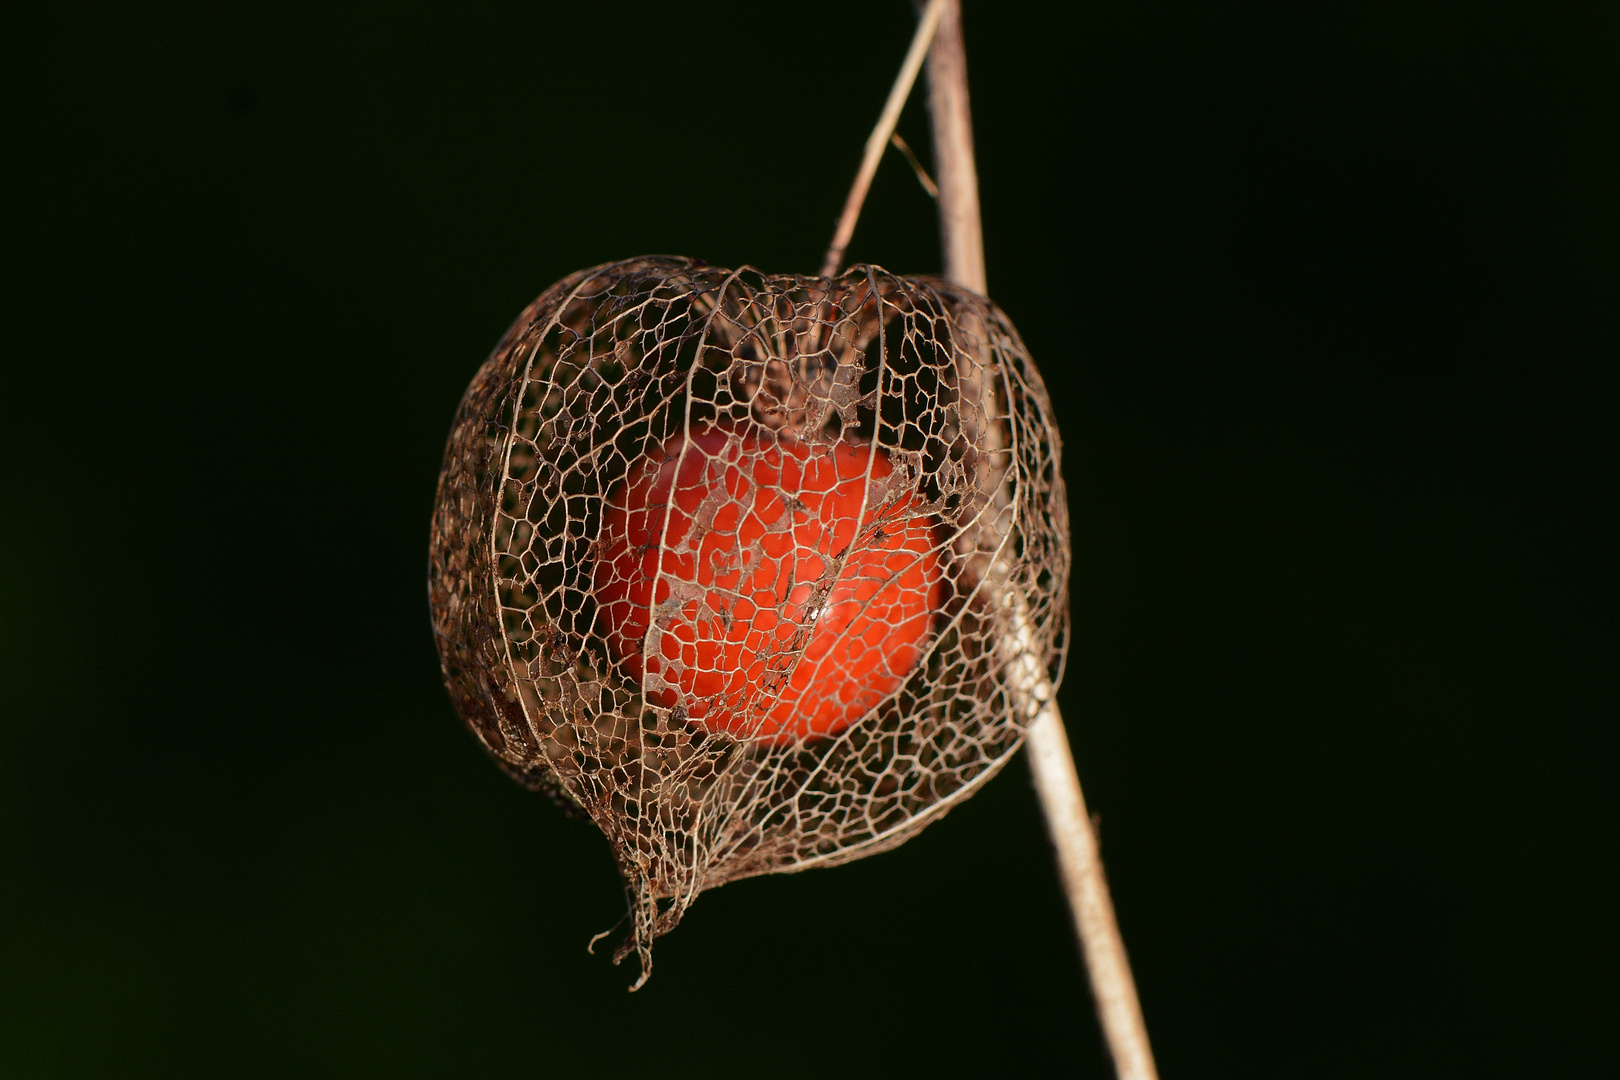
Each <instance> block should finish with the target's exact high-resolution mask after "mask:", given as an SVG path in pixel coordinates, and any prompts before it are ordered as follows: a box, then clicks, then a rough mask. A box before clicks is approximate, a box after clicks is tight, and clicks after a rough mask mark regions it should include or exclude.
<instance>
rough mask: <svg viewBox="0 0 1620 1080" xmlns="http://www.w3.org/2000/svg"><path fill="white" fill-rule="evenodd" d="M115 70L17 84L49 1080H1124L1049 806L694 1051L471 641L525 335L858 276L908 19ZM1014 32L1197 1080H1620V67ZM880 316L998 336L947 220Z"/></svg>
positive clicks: (3, 694) (1012, 134)
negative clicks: (1594, 1078)
mask: <svg viewBox="0 0 1620 1080" xmlns="http://www.w3.org/2000/svg"><path fill="white" fill-rule="evenodd" d="M48 11H49V13H48V14H40V13H38V12H36V13H35V14H34V15H33V16H30V17H27V18H22V17H19V16H18V15H17V13H15V12H13V13H12V14H11V15H9V16H8V17H7V21H8V24H9V26H8V29H7V30H6V32H5V33H4V35H3V41H4V43H3V45H0V50H3V57H0V59H3V64H0V68H3V74H0V80H3V82H0V87H3V91H0V96H3V103H0V109H3V138H4V145H5V153H4V157H5V160H6V164H5V166H4V173H3V175H4V181H3V182H4V184H5V186H6V188H7V189H8V194H7V196H6V201H5V210H6V212H5V214H4V219H3V220H4V225H3V237H4V259H3V261H0V262H3V268H4V269H3V273H4V279H3V282H0V318H3V326H4V336H3V339H0V340H3V348H4V354H5V358H6V362H5V367H4V378H3V382H0V386H3V388H4V393H3V394H0V401H3V414H0V416H3V420H0V423H3V431H0V439H3V443H0V445H3V448H4V465H3V469H4V492H5V503H6V508H5V510H4V512H3V514H0V559H3V562H0V565H3V566H4V568H5V578H4V590H3V596H4V600H3V608H0V611H3V614H4V618H3V622H0V678H3V684H0V1075H4V1076H7V1077H11V1076H16V1077H34V1076H39V1077H50V1076H112V1075H119V1076H135V1075H162V1076H176V1075H198V1076H204V1075H207V1076H223V1075H231V1076H249V1075H266V1076H278V1077H280V1076H291V1075H300V1076H320V1075H343V1076H349V1075H367V1074H375V1075H386V1076H391V1077H392V1076H450V1075H456V1076H478V1075H487V1076H494V1075H502V1076H520V1075H534V1076H549V1075H600V1076H645V1075H649V1074H660V1075H672V1076H682V1075H698V1074H704V1075H718V1076H755V1075H784V1076H828V1075H850V1076H879V1075H882V1076H922V1075H929V1076H937V1075H966V1074H974V1073H989V1072H995V1073H1001V1074H1005V1073H1015V1074H1016V1073H1018V1072H1029V1071H1032V1070H1033V1069H1034V1068H1036V1067H1037V1066H1043V1065H1051V1066H1055V1067H1056V1068H1058V1069H1060V1070H1061V1071H1062V1072H1063V1073H1064V1074H1066V1075H1078V1076H1092V1077H1102V1076H1105V1075H1107V1064H1106V1059H1105V1057H1104V1055H1103V1051H1102V1049H1101V1045H1100V1042H1099V1038H1098V1034H1097V1031H1096V1026H1095V1023H1094V1021H1093V1019H1092V1014H1091V1006H1090V1001H1089V998H1088V996H1087V991H1086V987H1085V983H1084V979H1083V976H1082V973H1081V968H1080V965H1079V962H1078V960H1077V957H1076V951H1075V948H1074V945H1073V941H1072V935H1071V931H1070V929H1069V924H1068V921H1067V916H1066V913H1065V910H1064V908H1063V905H1062V900H1061V898H1060V894H1059V891H1058V887H1057V882H1056V877H1055V873H1054V870H1053V868H1052V864H1051V859H1050V856H1049V852H1048V849H1047V844H1046V839H1045V836H1044V833H1043V831H1042V825H1041V821H1040V818H1039V814H1038V811H1037V808H1036V804H1035V800H1034V797H1033V794H1032V791H1031V789H1030V784H1029V779H1028V774H1027V770H1026V769H1025V767H1024V765H1023V763H1022V762H1015V763H1014V765H1013V766H1012V767H1011V768H1009V769H1008V770H1007V772H1006V773H1005V774H1004V775H1003V776H1001V777H1000V778H998V779H997V780H995V781H994V782H993V783H992V784H990V785H989V786H988V787H987V788H986V789H985V790H984V792H983V793H982V794H980V795H979V796H977V797H976V798H975V799H973V800H972V801H971V802H969V803H968V804H966V805H965V806H963V807H962V808H960V809H958V810H957V811H955V812H954V813H952V814H951V815H950V816H949V817H948V818H946V819H945V820H944V821H942V822H941V823H939V824H937V825H935V826H933V827H931V828H930V829H928V830H927V831H926V832H925V833H924V834H923V835H922V836H921V837H919V838H918V839H916V840H913V841H912V842H911V843H909V844H907V845H906V846H905V847H903V848H901V849H900V850H898V851H896V852H893V853H890V854H886V855H882V856H879V857H876V858H873V859H870V860H867V861H864V862H861V863H858V864H855V865H852V866H848V867H844V868H841V869H836V870H827V871H816V872H812V873H807V874H803V875H798V876H789V877H780V878H768V879H760V880H754V881H748V882H742V883H738V884H735V885H731V886H728V887H726V888H724V889H720V890H718V891H716V892H713V893H709V894H705V895H704V896H703V898H702V900H701V902H699V903H698V904H697V905H696V907H694V908H693V909H692V910H691V911H690V912H689V914H688V915H687V918H686V920H685V922H684V923H683V924H682V925H681V927H680V928H679V929H678V930H677V931H676V932H675V933H673V934H672V935H670V936H669V937H667V938H665V939H663V940H662V941H661V942H660V943H659V945H658V947H657V952H656V958H657V970H656V973H655V975H654V977H653V979H652V980H651V982H650V983H649V984H648V986H647V987H646V989H645V990H643V991H641V992H640V993H637V994H635V995H633V996H631V995H627V994H626V993H625V987H626V986H627V985H628V983H629V982H630V981H631V979H632V977H633V974H634V972H633V970H630V969H629V968H613V967H611V966H609V965H608V963H607V961H606V960H605V959H604V958H603V957H602V956H600V955H598V956H595V957H592V956H587V955H586V953H585V943H586V940H587V939H588V938H589V937H590V936H591V935H592V934H595V933H596V932H598V931H601V930H605V929H607V928H608V927H609V926H611V925H613V923H614V921H615V920H616V919H618V917H619V915H620V914H621V912H622V910H623V899H622V894H621V892H620V888H619V884H618V881H617V878H616V875H615V871H614V867H613V863H612V861H611V859H610V857H609V853H608V849H607V845H606V843H605V841H603V840H602V838H601V837H600V836H599V835H597V834H596V833H595V832H594V831H593V829H592V828H591V827H590V826H589V825H587V824H582V823H579V822H573V821H568V820H566V819H565V818H564V817H563V816H562V815H561V814H560V813H559V812H558V811H557V810H556V809H555V808H553V807H552V806H551V805H550V804H548V803H546V802H545V801H544V800H543V799H542V798H540V797H538V796H534V795H530V794H528V793H526V792H524V791H523V790H521V789H520V788H519V787H518V786H517V785H516V784H514V783H512V782H511V781H510V780H508V779H507V778H505V777H504V776H503V775H501V773H500V772H499V771H498V770H497V769H496V768H495V766H494V765H493V764H491V762H490V761H488V760H487V759H486V758H485V756H484V755H483V753H482V751H481V750H480V749H479V748H478V747H477V746H476V745H475V743H474V741H473V739H472V738H471V736H470V735H468V734H466V733H465V732H464V731H463V730H462V729H461V727H460V725H459V724H458V722H457V719H456V717H455V716H454V714H453V712H452V710H451V707H450V704H449V701H448V698H447V696H446V694H445V691H444V689H443V687H442V685H441V683H440V676H439V671H438V663H437V659H436V657H435V654H434V649H433V644H432V640H431V637H430V634H429V630H428V618H427V602H426V595H425V581H424V579H425V571H426V546H427V530H428V515H429V509H430V505H431V502H432V499H433V492H434V484H435V480H436V475H437V470H438V464H439V455H440V453H441V451H442V448H443V440H444V438H445V435H446V432H447V430H448V426H449V422H450V418H451V414H452V412H453V410H454V409H455V406H456V402H457V399H458V397H459V395H460V393H461V391H462V388H463V387H464V386H465V384H466V382H467V380H468V379H469V378H470V377H471V375H472V373H473V372H474V370H475V369H476V368H477V366H478V364H479V363H480V362H481V361H482V359H483V357H484V356H485V355H486V354H487V352H488V351H489V349H490V348H491V346H492V345H493V344H494V343H495V341H496V339H497V338H498V337H499V336H500V334H501V332H502V331H503V330H504V329H505V327H506V325H507V323H508V322H509V321H510V320H511V319H512V318H513V317H514V316H515V315H516V314H517V312H518V311H519V310H520V308H521V307H522V306H523V305H524V304H525V303H526V302H527V301H528V300H530V299H531V298H533V297H534V296H535V295H536V294H537V293H539V292H540V291H541V290H542V289H544V288H545V287H546V286H547V285H549V284H550V283H551V282H552V281H554V280H556V279H557V278H559V277H561V276H563V275H564V274H566V273H568V272H570V271H572V270H575V269H578V268H580V267H583V266H587V265H591V264H595V263H599V262H603V261H606V260H609V259H614V258H620V257H624V256H629V255H636V254H643V253H651V252H660V253H675V254H686V255H693V256H699V257H702V258H705V259H707V260H709V261H711V262H714V263H719V264H723V265H733V264H737V263H742V262H747V263H751V264H753V265H756V266H759V267H761V268H764V269H766V270H771V271H789V270H792V271H803V272H812V271H813V270H814V269H815V267H816V265H817V264H818V262H819V259H820V256H821V252H822V248H823V247H824V245H825V244H826V241H827V239H828V237H829V235H830V233H831V229H832V224H833V221H834V218H835V217H836V215H837V212H838V210H839V208H840V206H841V204H842V201H843V198H844V193H845V190H846V188H847V186H848V183H849V180H850V178H851V176H852V175H853V172H854V169H855V166H856V163H857V161H858V159H859V156H860V150H861V145H862V142H863V140H864V139H865V137H866V134H867V131H868V130H869V127H870V125H871V123H872V121H873V120H874V119H875V117H876V115H877V112H878V110H879V107H880V106H881V104H882V101H883V96H884V94H885V93H886V91H887V88H888V85H889V82H890V80H891V79H892V77H893V74H894V72H895V70H896V68H897V66H898V64H899V61H900V58H901V56H902V54H903V52H904V49H905V46H906V43H907V40H908V39H909V35H910V31H911V26H912V15H911V11H910V8H909V6H908V5H907V3H906V2H905V0H864V2H860V3H830V2H822V3H817V4H761V3H750V2H744V0H726V2H711V3H692V2H685V3H680V4H672V3H639V4H627V3H617V4H613V3H597V4H591V5H585V4H569V5H560V4H558V5H543V4H510V5H491V4H480V5H454V6H452V5H444V6H419V5H405V4H388V5H381V4H368V5H359V4H341V5H340V4H330V3H326V4H320V5H289V4H279V5H264V6H256V7H246V6H241V7H233V8H230V9H228V10H227V9H225V8H223V7H221V6H195V7H183V8H182V7H163V8H158V7H153V6H146V5H133V6H125V7H123V8H121V9H117V10H115V9H114V8H113V6H112V5H104V6H94V7H81V8H68V7H52V8H50V9H48ZM966 21H967V37H968V50H969V66H970V73H971V79H972V92H973V104H974V110H975V116H976V121H977V124H978V146H979V155H980V156H979V165H980V170H981V177H982V189H983V197H984V214H985V228H986V236H987V246H988V254H989V275H990V284H991V292H992V294H993V295H994V297H995V298H996V299H997V300H998V301H999V302H1000V303H1001V304H1002V306H1003V307H1004V308H1005V309H1006V310H1007V311H1008V312H1009V313H1010V314H1011V316H1012V317H1013V319H1014V320H1015V321H1016V322H1017V323H1018V325H1019V327H1020V328H1021V330H1022V332H1023V334H1024V335H1025V337H1026V339H1027V341H1028V343H1029V345H1030V347H1031V349H1032V350H1033V352H1034V354H1035V356H1036V358H1037V359H1038V360H1039V361H1040V362H1041V364H1042V365H1043V368H1044V371H1045V373H1046V377H1047V380H1048V383H1049V385H1050V387H1051V390H1052V392H1053V395H1054V397H1055V398H1056V400H1057V402H1058V406H1059V415H1060V418H1061V422H1062V427H1063V434H1064V438H1065V470H1066V473H1067V477H1068V483H1069V491H1070V497H1071V499H1072V510H1071V515H1072V518H1073V521H1074V525H1075V558H1076V568H1075V578H1074V583H1073V595H1072V606H1073V620H1074V638H1073V648H1072V653H1071V659H1070V662H1069V669H1068V676H1067V680H1066V682H1065V684H1064V687H1063V695H1062V701H1063V706H1064V709H1065V712H1066V715H1067V719H1068V723H1069V728H1070V733H1071V738H1072V739H1073V741H1074V745H1075V749H1076V752H1077V754H1078V758H1079V767H1080V772H1081V775H1082V778H1083V780H1084V782H1085V785H1086V789H1087V793H1088V796H1089V798H1090V800H1091V804H1092V807H1093V809H1095V810H1096V811H1097V812H1099V813H1100V814H1101V819H1102V824H1101V834H1102V840H1103V845H1104V854H1105V856H1106V858H1107V860H1108V865H1109V870H1110V874H1111V877H1112V881H1113V885H1114V888H1115V890H1116V900H1117V903H1118V907H1119V912H1120V917H1121V921H1122V923H1123V927H1124V931H1125V935H1126V939H1127V941H1128V944H1129V946H1130V949H1131V953H1132V956H1133V958H1134V960H1135V963H1136V970H1137V976H1138V979H1139V982H1140V985H1141V991H1142V997H1143V1003H1144V1006H1145V1009H1146V1014H1147V1019H1148V1024H1149V1027H1150V1029H1151V1031H1152V1033H1153V1035H1154V1037H1155V1042H1156V1046H1157V1050H1158V1054H1159V1057H1160V1063H1161V1067H1162V1070H1163V1072H1164V1074H1165V1076H1166V1077H1167V1080H1168V1078H1171V1077H1212V1076H1231V1077H1259V1076H1288V1077H1338V1076H1343V1077H1352V1076H1354V1077H1363V1076H1379V1077H1384V1076H1451V1075H1457V1076H1502V1077H1519V1076H1525V1075H1548V1074H1554V1073H1560V1074H1563V1075H1576V1074H1585V1075H1591V1074H1594V1073H1597V1072H1601V1071H1603V1070H1604V1068H1605V1067H1612V1062H1613V1060H1614V1058H1615V1055H1616V1054H1617V1053H1620V1037H1617V1031H1620V1025H1617V1024H1616V1023H1615V1009H1616V1005H1617V1002H1616V996H1615V993H1614V989H1613V987H1614V975H1613V968H1614V961H1615V959H1616V950H1615V944H1616V941H1615V938H1616V931H1615V919H1614V911H1615V908H1616V904H1617V901H1620V889H1617V888H1616V886H1615V883H1614V879H1613V875H1612V870H1613V862H1614V850H1615V825H1616V823H1617V815H1616V809H1617V807H1616V799H1615V793H1614V787H1615V785H1614V780H1613V763H1614V760H1615V759H1614V750H1615V749H1616V747H1615V739H1614V736H1613V730H1614V727H1615V723H1616V718H1617V715H1620V710H1617V705H1620V692H1617V691H1620V686H1617V683H1620V679H1617V671H1620V665H1617V662H1616V661H1617V655H1616V654H1617V648H1616V646H1617V644H1620V633H1617V627H1616V620H1615V616H1614V610H1615V600H1616V595H1615V593H1616V590H1615V569H1614V551H1615V540H1616V536H1615V524H1616V522H1615V513H1614V504H1615V487H1616V461H1617V457H1620V455H1617V453H1616V450H1617V446H1616V442H1617V440H1616V434H1615V422H1616V419H1617V409H1616V405H1617V398H1620V394H1617V392H1620V380H1617V377H1616V363H1617V361H1620V332H1617V330H1616V325H1615V312H1616V310H1617V305H1616V296H1617V291H1620V138H1617V125H1620V64H1617V63H1616V61H1615V56H1616V45H1617V41H1620V36H1617V30H1620V25H1617V21H1616V19H1615V18H1614V17H1613V15H1612V8H1610V7H1609V6H1607V5H1601V4H1596V3H1594V4H1590V5H1584V6H1566V7H1555V6H1551V5H1516V6H1509V5H1493V4H1483V3H1468V4H1441V3H1422V4H1413V3H1399V4H1383V5H1372V4H1333V5H1328V4H1319V5H1304V4H1278V5H1260V4H1234V3H1198V4H1141V5H1132V6H1130V7H1129V8H1128V9H1126V8H1125V7H1123V6H1113V7H1107V8H1104V6H1103V5H1071V6H1068V7H1065V8H1063V9H1058V8H1056V7H1055V6H1053V7H1048V6H1044V5H1043V6H1036V5H1016V4H992V3H989V2H988V0H968V4H967V15H966ZM901 131H902V132H903V133H904V134H905V135H906V137H907V138H908V139H909V140H910V141H911V143H912V144H913V145H914V146H916V147H917V148H918V150H919V152H920V153H921V154H922V155H923V156H924V157H925V158H926V157H927V145H928V130H927V122H926V116H925V113H924V111H923V109H922V107H921V102H920V99H919V100H917V101H914V102H913V104H912V105H911V107H909V108H908V110H907V112H906V114H905V117H904V119H903V121H902V124H901ZM851 256H852V257H853V258H854V259H857V260H869V261H874V262H878V263H881V264H882V265H884V266H886V267H888V268H890V269H892V270H895V271H898V272H935V271H937V269H938V266H939V255H938V247H937V242H936V236H935V221H934V216H933V206H932V204H931V203H930V202H929V200H928V199H927V197H926V196H925V195H924V194H923V193H922V191H921V189H920V187H919V185H918V184H917V182H916V181H915V179H914V178H913V177H912V176H911V174H910V172H909V170H908V169H907V167H906V166H905V164H904V162H903V161H902V160H901V159H899V157H898V156H897V155H893V154H891V155H890V156H889V158H888V159H887V160H886V161H885V163H884V166H883V169H882V171H881V172H880V174H879V175H878V178H877V181H876V184H875V187H874V190H873V193H872V197H871V200H870V203H869V204H868V207H867V210H866V214H865V217H864V218H863V220H862V223H861V226H860V229H859V230H858V232H857V233H856V237H855V242H854V245H853V247H852V249H851Z"/></svg>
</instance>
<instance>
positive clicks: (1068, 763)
mask: <svg viewBox="0 0 1620 1080" xmlns="http://www.w3.org/2000/svg"><path fill="white" fill-rule="evenodd" d="M940 2H941V0H935V2H934V3H933V4H930V6H929V14H932V13H933V11H934V9H935V8H937V7H938V6H939V4H940ZM943 3H944V7H945V10H944V12H943V13H942V15H941V16H940V23H939V29H938V30H937V31H935V33H934V44H933V47H932V49H931V51H930V52H929V56H928V84H929V97H928V104H929V111H930V112H931V114H932V116H933V122H934V171H935V173H936V175H937V183H938V185H939V227H940V238H941V241H942V247H943V248H944V254H945V276H946V277H947V278H948V279H950V280H951V281H953V282H955V283H957V284H959V285H964V286H966V287H967V288H970V289H973V290H974V291H976V292H979V293H981V294H982V293H984V292H985V291H986V284H985V270H984V232H983V227H982V225H981V224H980V217H979V181H978V174H977V172H976V170H975V168H974V163H973V120H972V116H971V113H970V111H969V108H968V85H967V52H966V49H965V47H964V45H963V42H962V9H961V3H960V0H943ZM886 137H887V136H885V138H886ZM1029 764H1030V769H1031V770H1032V771H1033V773H1034V776H1035V789H1036V791H1037V792H1038V793H1039V795H1040V800H1041V809H1042V811H1043V812H1044V813H1045V815H1046V824H1047V829H1048V831H1049V832H1050V833H1051V836H1052V843H1053V846H1054V847H1056V848H1057V855H1058V866H1059V869H1060V871H1061V873H1062V877H1063V887H1064V892H1065V893H1066V894H1067V896H1068V900H1069V909H1070V911H1071V912H1072V913H1073V916H1074V925H1075V930H1076V931H1077V932H1078V933H1079V936H1080V942H1081V945H1082V946H1083V949H1084V952H1085V960H1086V971H1087V974H1088V975H1089V976H1090V979H1091V992H1092V996H1093V997H1094V998H1095V999H1096V1002H1097V1015H1098V1019H1099V1020H1100V1021H1101V1023H1102V1029H1103V1035H1104V1037H1105V1038H1106V1039H1107V1041H1108V1050H1109V1053H1110V1054H1111V1055H1112V1056H1113V1059H1114V1070H1115V1073H1116V1074H1117V1075H1118V1076H1119V1078H1120V1080H1157V1077H1158V1070H1157V1069H1156V1068H1155V1066H1154V1063H1153V1051H1152V1049H1151V1047H1150V1046H1149V1044H1148V1037H1147V1027H1146V1025H1145V1024H1144V1023H1143V1020H1142V1007H1141V1004H1140V1003H1139V1002H1138V1000H1137V996H1136V981H1135V979H1134V978H1132V976H1131V966H1130V961H1129V960H1128V959H1127V957H1126V955H1125V942H1124V940H1123V939H1122V938H1121V937H1120V933H1119V923H1118V921H1117V920H1116V919H1115V917H1114V904H1113V901H1112V899H1111V898H1110V896H1109V893H1108V881H1107V879H1106V878H1105V877H1104V876H1103V867H1102V860H1101V859H1100V858H1099V857H1098V853H1097V837H1096V834H1095V833H1094V832H1093V831H1092V827H1091V821H1090V819H1089V818H1088V817H1087V816H1086V803H1085V798H1084V796H1083V795H1082V794H1081V792H1080V777H1079V775H1078V774H1077V773H1076V772H1075V768H1074V757H1073V755H1072V754H1071V752H1070V750H1069V738H1068V734H1067V733H1066V732H1065V731H1064V729H1063V719H1062V717H1061V715H1060V714H1059V713H1058V708H1057V702H1056V701H1055V700H1053V701H1049V702H1048V704H1047V706H1046V707H1045V708H1043V709H1042V710H1041V711H1040V713H1039V714H1038V715H1037V716H1036V718H1035V720H1034V721H1033V722H1032V723H1031V724H1030V727H1029Z"/></svg>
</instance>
